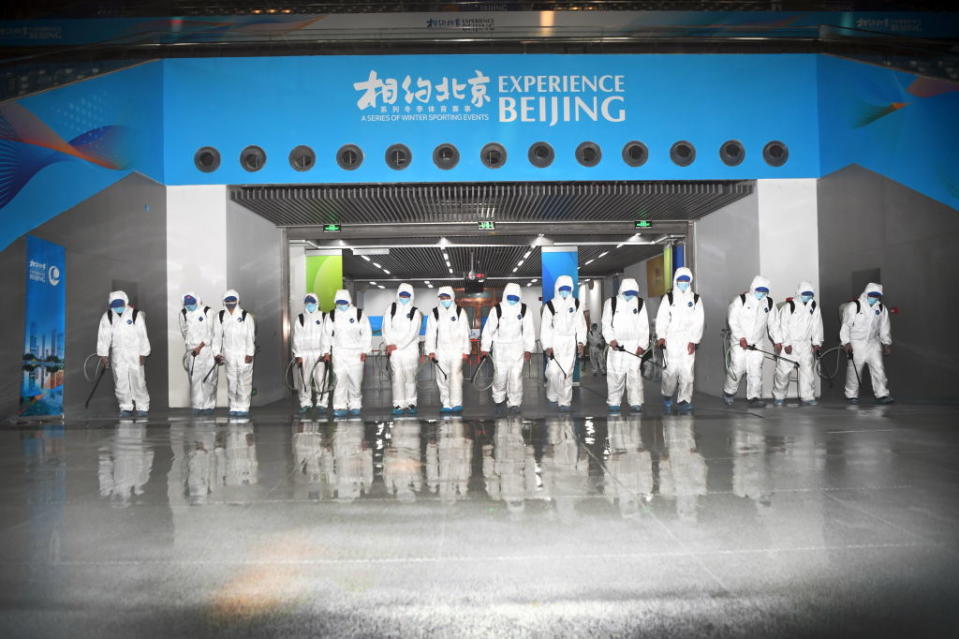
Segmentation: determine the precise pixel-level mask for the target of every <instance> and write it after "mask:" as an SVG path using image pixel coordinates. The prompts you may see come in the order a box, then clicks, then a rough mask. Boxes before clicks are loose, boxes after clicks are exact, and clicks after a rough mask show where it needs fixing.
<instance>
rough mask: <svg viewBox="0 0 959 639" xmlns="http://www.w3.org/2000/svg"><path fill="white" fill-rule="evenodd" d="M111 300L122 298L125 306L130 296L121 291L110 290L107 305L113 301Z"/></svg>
mask: <svg viewBox="0 0 959 639" xmlns="http://www.w3.org/2000/svg"><path fill="white" fill-rule="evenodd" d="M113 300H123V304H124V305H125V306H129V305H130V298H129V297H127V294H126V293H124V292H123V291H111V292H110V298H109V299H108V300H107V306H109V305H110V304H112V303H113Z"/></svg>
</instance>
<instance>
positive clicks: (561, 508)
mask: <svg viewBox="0 0 959 639" xmlns="http://www.w3.org/2000/svg"><path fill="white" fill-rule="evenodd" d="M546 428H547V433H548V434H547V437H548V441H547V444H546V448H545V450H544V451H543V463H542V467H543V488H544V490H545V493H546V495H547V496H548V497H550V498H551V499H552V500H553V503H554V504H555V505H556V512H557V514H558V515H559V516H560V519H562V520H563V521H568V520H570V519H572V518H573V517H574V516H575V514H576V502H578V501H580V500H581V499H583V498H584V497H585V496H586V491H587V490H588V488H589V486H588V480H589V457H588V453H587V452H586V447H585V446H583V445H582V444H581V443H580V441H579V439H577V437H576V434H575V433H574V432H573V420H572V418H570V417H554V418H549V419H547V420H546Z"/></svg>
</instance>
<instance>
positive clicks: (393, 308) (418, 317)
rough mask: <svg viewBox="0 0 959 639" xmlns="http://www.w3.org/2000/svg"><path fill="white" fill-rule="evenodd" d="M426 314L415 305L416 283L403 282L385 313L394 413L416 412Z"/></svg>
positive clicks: (385, 332)
mask: <svg viewBox="0 0 959 639" xmlns="http://www.w3.org/2000/svg"><path fill="white" fill-rule="evenodd" d="M422 326H423V314H422V313H421V312H420V310H419V309H418V308H416V307H415V306H413V287H412V286H410V285H409V284H406V283H403V284H400V285H399V287H398V288H397V290H396V300H395V301H394V302H393V303H392V304H390V306H389V308H387V309H386V312H385V313H383V343H384V344H385V345H386V356H387V357H388V358H389V366H390V371H392V373H393V414H394V415H415V414H416V372H417V368H418V367H417V364H418V363H419V358H420V327H422Z"/></svg>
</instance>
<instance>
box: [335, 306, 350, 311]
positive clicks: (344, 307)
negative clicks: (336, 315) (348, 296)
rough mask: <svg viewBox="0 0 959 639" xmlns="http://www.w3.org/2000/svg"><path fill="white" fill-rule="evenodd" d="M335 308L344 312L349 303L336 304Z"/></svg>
mask: <svg viewBox="0 0 959 639" xmlns="http://www.w3.org/2000/svg"><path fill="white" fill-rule="evenodd" d="M336 308H337V309H338V310H340V311H344V312H345V311H346V310H347V309H348V308H350V305H349V304H337V305H336Z"/></svg>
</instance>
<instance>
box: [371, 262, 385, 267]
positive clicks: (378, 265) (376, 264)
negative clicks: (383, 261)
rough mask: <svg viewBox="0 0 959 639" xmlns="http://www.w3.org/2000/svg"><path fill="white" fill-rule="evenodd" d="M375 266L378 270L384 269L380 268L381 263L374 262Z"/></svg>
mask: <svg viewBox="0 0 959 639" xmlns="http://www.w3.org/2000/svg"><path fill="white" fill-rule="evenodd" d="M373 266H375V267H376V268H383V267H382V266H380V263H379V262H373Z"/></svg>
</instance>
